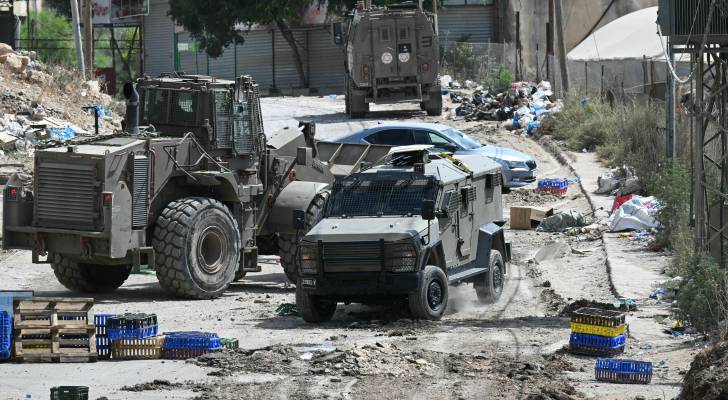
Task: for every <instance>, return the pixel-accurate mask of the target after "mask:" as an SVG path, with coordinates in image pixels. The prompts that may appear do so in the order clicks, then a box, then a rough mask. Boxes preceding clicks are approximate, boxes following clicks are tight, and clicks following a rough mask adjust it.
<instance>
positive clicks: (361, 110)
mask: <svg viewBox="0 0 728 400" xmlns="http://www.w3.org/2000/svg"><path fill="white" fill-rule="evenodd" d="M348 90H349V92H348V93H349V95H350V96H349V97H350V100H349V115H350V116H351V118H363V117H364V116H365V115H366V113H368V112H369V103H367V102H366V96H362V95H357V94H354V83H353V82H351V81H349V86H348Z"/></svg>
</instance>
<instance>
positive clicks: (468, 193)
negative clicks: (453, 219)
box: [460, 186, 475, 212]
mask: <svg viewBox="0 0 728 400" xmlns="http://www.w3.org/2000/svg"><path fill="white" fill-rule="evenodd" d="M460 198H461V200H462V202H461V207H462V209H463V211H465V212H467V211H468V205H469V204H472V203H473V201H475V188H474V187H472V186H466V187H464V188H460Z"/></svg>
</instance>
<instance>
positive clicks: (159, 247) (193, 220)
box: [152, 197, 240, 299]
mask: <svg viewBox="0 0 728 400" xmlns="http://www.w3.org/2000/svg"><path fill="white" fill-rule="evenodd" d="M152 246H154V252H155V254H156V262H157V279H158V280H159V284H160V285H161V286H162V288H163V289H164V290H165V291H167V292H168V293H170V294H172V295H174V296H178V297H184V298H190V299H212V298H216V297H220V296H221V295H222V293H223V292H224V291H225V289H227V287H228V286H229V285H230V283H231V282H232V281H233V279H234V278H235V272H236V271H237V270H238V267H239V266H238V261H239V260H240V231H239V230H238V224H237V222H236V221H235V218H233V215H232V214H231V213H230V210H229V209H228V208H227V207H225V205H224V204H222V203H220V202H219V201H217V200H213V199H208V198H204V197H191V198H186V199H181V200H177V201H173V202H171V203H169V205H167V208H165V209H164V211H162V214H160V216H159V218H158V219H157V225H156V226H155V227H154V236H153V238H152Z"/></svg>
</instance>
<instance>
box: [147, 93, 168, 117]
mask: <svg viewBox="0 0 728 400" xmlns="http://www.w3.org/2000/svg"><path fill="white" fill-rule="evenodd" d="M168 100H169V92H168V91H167V90H160V89H146V90H145V91H144V107H143V113H144V114H143V115H142V118H141V120H142V122H143V123H145V124H155V123H157V124H159V123H166V122H167V105H168Z"/></svg>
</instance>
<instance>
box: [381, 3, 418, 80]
mask: <svg viewBox="0 0 728 400" xmlns="http://www.w3.org/2000/svg"><path fill="white" fill-rule="evenodd" d="M371 21H372V50H373V56H374V63H375V68H374V76H375V78H393V77H404V76H415V75H417V54H416V52H415V46H414V44H415V41H416V39H417V34H416V31H415V19H414V18H411V17H410V18H407V17H404V18H387V19H372V20H371Z"/></svg>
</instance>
